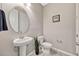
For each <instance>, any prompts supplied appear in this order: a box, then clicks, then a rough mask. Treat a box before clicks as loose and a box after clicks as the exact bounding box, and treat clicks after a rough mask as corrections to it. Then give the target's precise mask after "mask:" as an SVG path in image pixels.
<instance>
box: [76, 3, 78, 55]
mask: <svg viewBox="0 0 79 59" xmlns="http://www.w3.org/2000/svg"><path fill="white" fill-rule="evenodd" d="M76 53H77V54H78V55H79V3H78V4H76Z"/></svg>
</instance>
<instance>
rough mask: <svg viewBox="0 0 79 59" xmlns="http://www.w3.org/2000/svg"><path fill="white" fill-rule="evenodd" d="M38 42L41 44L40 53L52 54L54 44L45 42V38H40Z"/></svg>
mask: <svg viewBox="0 0 79 59" xmlns="http://www.w3.org/2000/svg"><path fill="white" fill-rule="evenodd" d="M38 42H39V44H40V47H39V51H40V53H41V52H42V53H45V54H50V51H51V48H52V44H51V43H50V42H47V41H45V39H44V36H38Z"/></svg>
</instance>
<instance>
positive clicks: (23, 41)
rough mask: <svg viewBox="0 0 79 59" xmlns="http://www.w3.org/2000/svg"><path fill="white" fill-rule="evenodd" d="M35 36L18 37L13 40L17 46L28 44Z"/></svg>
mask: <svg viewBox="0 0 79 59" xmlns="http://www.w3.org/2000/svg"><path fill="white" fill-rule="evenodd" d="M32 40H33V38H32V37H24V38H23V39H21V38H17V39H15V40H14V41H13V43H14V45H15V46H26V45H27V44H29V43H30V42H32Z"/></svg>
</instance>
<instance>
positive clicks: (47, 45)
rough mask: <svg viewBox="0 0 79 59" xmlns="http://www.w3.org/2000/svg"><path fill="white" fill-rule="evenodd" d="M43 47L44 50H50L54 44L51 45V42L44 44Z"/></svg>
mask: <svg viewBox="0 0 79 59" xmlns="http://www.w3.org/2000/svg"><path fill="white" fill-rule="evenodd" d="M41 45H42V46H43V47H44V48H48V49H50V48H51V47H52V44H51V43H49V42H43V43H42V44H41Z"/></svg>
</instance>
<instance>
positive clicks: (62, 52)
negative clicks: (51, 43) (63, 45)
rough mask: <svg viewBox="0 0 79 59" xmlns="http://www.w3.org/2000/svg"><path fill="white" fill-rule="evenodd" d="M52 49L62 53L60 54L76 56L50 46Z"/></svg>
mask: <svg viewBox="0 0 79 59" xmlns="http://www.w3.org/2000/svg"><path fill="white" fill-rule="evenodd" d="M52 49H53V50H55V51H56V52H57V54H59V55H62V56H77V55H76V54H72V53H69V52H66V51H63V50H60V49H57V48H54V47H52Z"/></svg>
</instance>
